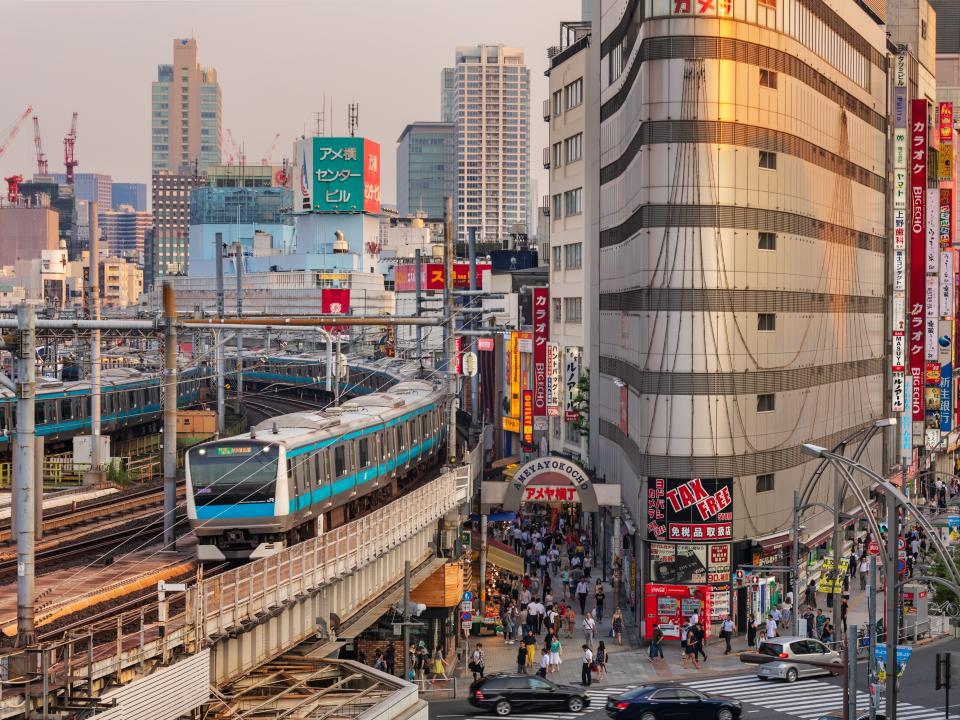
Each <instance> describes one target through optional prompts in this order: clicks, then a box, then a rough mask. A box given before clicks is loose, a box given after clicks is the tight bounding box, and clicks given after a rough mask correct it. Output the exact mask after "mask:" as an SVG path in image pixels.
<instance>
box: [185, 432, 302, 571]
mask: <svg viewBox="0 0 960 720" xmlns="http://www.w3.org/2000/svg"><path fill="white" fill-rule="evenodd" d="M186 466H187V467H186V470H187V517H188V518H189V519H190V527H191V528H192V529H193V532H194V533H195V534H196V536H197V559H198V560H200V561H222V560H246V559H249V558H259V557H266V556H268V555H273V554H274V553H277V552H279V551H280V550H282V549H283V547H284V538H285V534H286V531H287V530H288V528H287V524H288V522H289V507H290V497H289V495H290V493H289V491H288V488H287V473H286V452H285V450H284V448H283V446H282V445H280V444H278V443H276V442H270V441H265V440H259V439H255V438H244V437H233V438H227V439H225V440H218V441H214V442H209V443H204V444H202V445H198V446H197V447H194V448H191V449H190V451H189V452H188V453H187V462H186Z"/></svg>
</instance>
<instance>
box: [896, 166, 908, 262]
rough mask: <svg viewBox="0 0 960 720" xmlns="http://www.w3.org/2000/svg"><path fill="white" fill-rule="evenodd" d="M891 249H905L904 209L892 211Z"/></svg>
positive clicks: (905, 221)
mask: <svg viewBox="0 0 960 720" xmlns="http://www.w3.org/2000/svg"><path fill="white" fill-rule="evenodd" d="M904 172H906V169H905V168H904ZM893 249H894V250H900V251H903V250H906V249H907V211H906V210H905V209H904V208H898V209H896V210H894V211H893Z"/></svg>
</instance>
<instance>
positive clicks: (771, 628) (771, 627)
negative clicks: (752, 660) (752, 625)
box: [767, 615, 777, 639]
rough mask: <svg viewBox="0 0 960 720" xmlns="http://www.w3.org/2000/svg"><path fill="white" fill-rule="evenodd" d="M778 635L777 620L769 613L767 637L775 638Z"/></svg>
mask: <svg viewBox="0 0 960 720" xmlns="http://www.w3.org/2000/svg"><path fill="white" fill-rule="evenodd" d="M776 636H777V621H776V620H774V619H773V615H767V639H770V638H775V637H776Z"/></svg>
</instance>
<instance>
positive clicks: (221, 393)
mask: <svg viewBox="0 0 960 720" xmlns="http://www.w3.org/2000/svg"><path fill="white" fill-rule="evenodd" d="M216 243H217V247H216V253H215V256H216V261H217V262H216V265H217V319H218V320H221V321H222V320H223V313H224V304H225V303H224V294H223V233H217V234H216ZM213 342H214V343H215V350H214V352H215V353H216V354H215V358H216V369H217V435H218V436H219V437H222V436H223V434H224V432H225V431H226V426H227V419H226V418H227V416H226V389H225V388H224V377H223V376H224V358H223V345H222V344H221V343H220V334H219V333H216V332H215V333H214V334H213Z"/></svg>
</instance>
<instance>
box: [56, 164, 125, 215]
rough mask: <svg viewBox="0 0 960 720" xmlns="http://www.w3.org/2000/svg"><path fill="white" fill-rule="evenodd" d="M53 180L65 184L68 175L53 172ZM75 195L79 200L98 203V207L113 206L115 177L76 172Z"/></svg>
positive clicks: (74, 180) (74, 178) (74, 179)
mask: <svg viewBox="0 0 960 720" xmlns="http://www.w3.org/2000/svg"><path fill="white" fill-rule="evenodd" d="M52 177H53V181H54V182H55V183H59V184H60V185H64V184H66V182H67V176H66V175H65V174H64V173H53V174H52ZM73 196H74V197H75V198H76V199H77V200H86V201H87V202H95V203H97V207H101V208H112V207H113V179H112V178H111V177H110V176H109V175H104V174H102V173H75V174H74V176H73Z"/></svg>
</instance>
